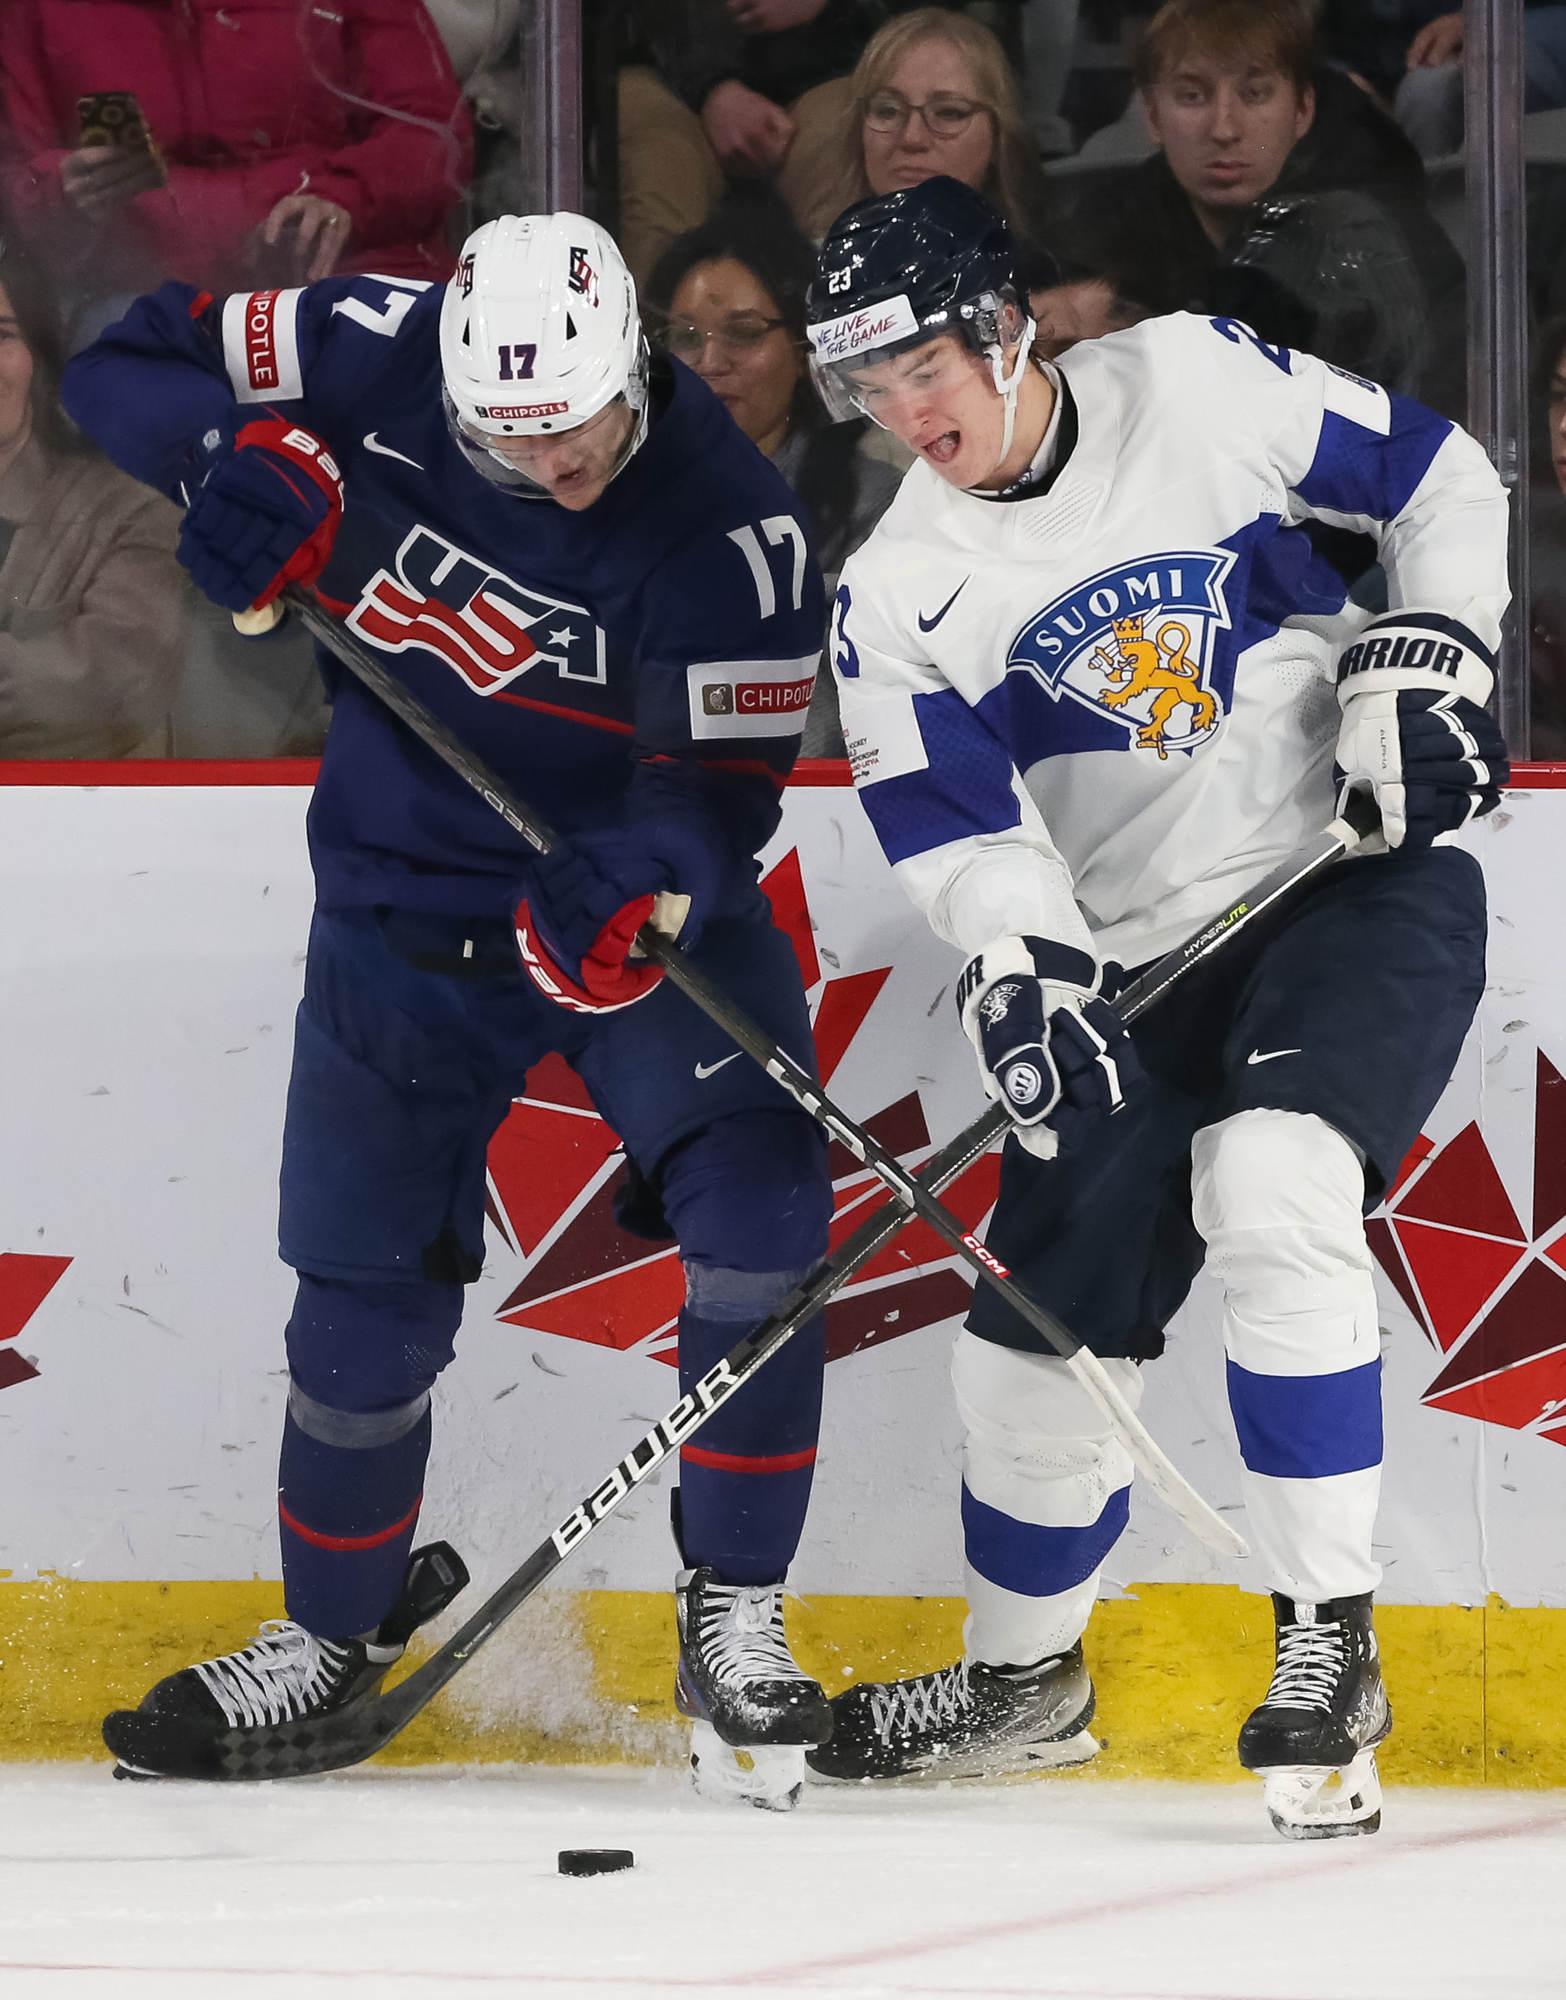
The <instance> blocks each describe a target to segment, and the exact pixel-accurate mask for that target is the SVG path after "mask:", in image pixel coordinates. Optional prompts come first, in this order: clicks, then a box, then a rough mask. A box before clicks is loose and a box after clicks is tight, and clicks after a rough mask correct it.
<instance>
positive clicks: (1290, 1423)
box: [1229, 1360, 1381, 1479]
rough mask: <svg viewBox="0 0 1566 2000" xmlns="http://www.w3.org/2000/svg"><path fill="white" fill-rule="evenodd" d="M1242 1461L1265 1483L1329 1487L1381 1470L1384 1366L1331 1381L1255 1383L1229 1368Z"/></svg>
mask: <svg viewBox="0 0 1566 2000" xmlns="http://www.w3.org/2000/svg"><path fill="white" fill-rule="evenodd" d="M1229 1408H1230V1409H1231V1410H1232V1411H1233V1412H1234V1428H1235V1430H1236V1432H1237V1433H1238V1435H1239V1439H1240V1456H1241V1458H1243V1459H1244V1461H1245V1463H1246V1465H1247V1466H1248V1467H1249V1468H1250V1470H1251V1471H1252V1472H1261V1473H1265V1474H1266V1475H1267V1477H1268V1478H1270V1479H1330V1478H1332V1477H1333V1476H1334V1475H1335V1474H1337V1473H1341V1472H1364V1471H1365V1470H1366V1469H1367V1468H1368V1467H1370V1466H1372V1465H1379V1464H1380V1463H1381V1363H1380V1361H1379V1360H1377V1361H1367V1362H1366V1363H1365V1364H1364V1366H1363V1367H1361V1368H1344V1369H1342V1370H1340V1371H1339V1372H1338V1373H1337V1374H1335V1375H1256V1374H1253V1373H1252V1372H1251V1370H1250V1369H1249V1368H1242V1367H1241V1366H1240V1365H1239V1363H1238V1362H1237V1361H1230V1363H1229Z"/></svg>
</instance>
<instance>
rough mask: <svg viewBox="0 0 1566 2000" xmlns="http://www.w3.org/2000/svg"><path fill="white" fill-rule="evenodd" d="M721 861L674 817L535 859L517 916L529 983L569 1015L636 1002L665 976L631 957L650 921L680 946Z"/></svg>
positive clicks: (572, 841)
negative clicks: (645, 926) (678, 942)
mask: <svg viewBox="0 0 1566 2000" xmlns="http://www.w3.org/2000/svg"><path fill="white" fill-rule="evenodd" d="M719 866H720V864H719V860H718V857H717V856H716V855H715V854H714V853H713V851H712V849H711V847H710V845H709V844H708V842H706V841H705V840H703V838H702V837H701V830H700V828H699V826H697V825H695V824H693V823H692V822H691V821H689V820H686V819H684V818H681V817H679V816H677V815H673V814H670V815H664V816H661V817H659V818H655V819H644V820H634V821H632V822H631V823H630V824H629V825H626V826H616V827H594V828H591V829H590V830H589V831H587V832H585V833H575V834H571V835H570V836H568V837H567V838H565V839H562V840H559V841H557V842H556V843H555V845H554V846H553V847H552V848H551V849H550V850H549V852H548V853H547V854H541V855H538V856H536V857H535V858H534V860H533V862H532V864H531V866H530V868H529V871H528V890H527V894H526V895H525V896H524V897H523V899H522V901H521V902H520V903H519V904H518V905H517V910H516V931H517V949H518V950H519V951H520V952H521V954H522V963H523V965H524V967H525V968H526V970H527V974H528V977H529V978H530V979H531V980H532V981H533V983H534V985H535V986H537V987H538V989H539V991H540V992H541V993H546V994H548V996H549V998H550V999H551V1000H553V1001H554V1002H555V1003H556V1005H557V1006H560V1007H565V1008H567V1009H569V1010H570V1011H571V1012H572V1013H575V1014H612V1013H614V1012H616V1010H617V1009H619V1008H621V1007H629V1006H630V1005H631V1004H632V1003H633V1002H634V1001H637V1000H641V999H644V998H645V997H646V995H647V994H649V993H650V992H651V991H652V990H653V988H654V987H655V986H656V985H657V984H658V982H659V980H660V979H662V977H663V968H662V967H661V966H657V965H653V964H652V963H651V962H650V961H649V960H647V959H646V958H643V957H641V956H640V954H639V953H638V952H637V951H636V949H635V946H636V933H637V932H638V931H639V930H640V929H641V927H642V925H643V924H645V923H649V922H650V923H651V924H652V925H653V927H654V929H656V930H660V931H662V932H663V933H664V934H665V936H667V937H671V938H677V939H678V940H679V941H680V943H682V944H684V945H685V946H686V947H687V948H689V947H690V946H691V945H693V944H694V943H695V942H696V940H697V938H698V937H699V936H700V934H701V924H702V919H703V917H704V916H705V915H706V914H707V913H708V912H709V911H710V910H711V908H712V906H713V903H714V902H715V900H716V892H717V886H718V875H719Z"/></svg>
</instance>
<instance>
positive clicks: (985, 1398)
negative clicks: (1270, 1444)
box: [952, 1331, 1142, 1666]
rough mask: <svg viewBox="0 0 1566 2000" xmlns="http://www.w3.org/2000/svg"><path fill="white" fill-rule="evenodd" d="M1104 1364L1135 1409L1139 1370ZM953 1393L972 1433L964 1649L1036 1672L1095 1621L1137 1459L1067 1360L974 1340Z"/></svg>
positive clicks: (965, 1505)
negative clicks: (1102, 1581) (1108, 1558)
mask: <svg viewBox="0 0 1566 2000" xmlns="http://www.w3.org/2000/svg"><path fill="white" fill-rule="evenodd" d="M1104 1366H1105V1368H1106V1369H1107V1370H1108V1371H1109V1373H1110V1375H1111V1376H1112V1377H1113V1379H1114V1382H1115V1385H1116V1387H1117V1388H1118V1389H1119V1390H1120V1391H1121V1393H1122V1394H1123V1395H1124V1396H1125V1398H1126V1400H1127V1402H1129V1403H1130V1405H1131V1407H1132V1408H1133V1409H1135V1407H1136V1405H1137V1403H1138V1402H1139V1401H1140V1399H1141V1394H1142V1378H1141V1374H1140V1372H1139V1370H1138V1369H1137V1366H1136V1363H1135V1362H1133V1361H1106V1362H1105V1363H1104ZM952 1386H953V1388H954V1389H955V1390H956V1392H957V1408H958V1410H959V1412H960V1413H961V1416H962V1420H963V1423H964V1424H965V1425H966V1426H967V1443H966V1451H965V1456H964V1463H963V1491H962V1520H963V1540H964V1548H965V1556H966V1570H967V1583H968V1614H969V1615H968V1623H967V1627H966V1631H965V1635H964V1637H965V1644H966V1648H967V1651H968V1653H969V1655H970V1656H971V1657H972V1658H974V1659H978V1660H984V1661H986V1662H988V1663H989V1664H990V1665H991V1666H1004V1665H1012V1666H1031V1665H1033V1663H1034V1662H1035V1661H1037V1660H1042V1659H1046V1658H1048V1657H1049V1656H1050V1655H1051V1654H1053V1653H1060V1652H1063V1651H1064V1650H1065V1649H1066V1648H1067V1647H1068V1646H1070V1645H1071V1644H1072V1643H1073V1642H1074V1641H1075V1640H1076V1639H1078V1638H1080V1636H1081V1634H1082V1630H1083V1627H1084V1626H1085V1625H1086V1624H1087V1621H1088V1613H1089V1612H1090V1611H1091V1610H1092V1608H1093V1599H1094V1597H1095V1596H1096V1595H1097V1593H1098V1577H1099V1571H1100V1569H1101V1568H1102V1567H1103V1562H1104V1558H1105V1557H1106V1556H1107V1555H1108V1553H1109V1551H1110V1549H1111V1548H1113V1546H1114V1544H1115V1543H1116V1541H1118V1540H1119V1538H1120V1534H1121V1532H1122V1530H1123V1529H1124V1527H1125V1524H1126V1519H1127V1514H1128V1510H1129V1497H1130V1488H1131V1469H1132V1468H1131V1460H1130V1458H1129V1457H1128V1456H1127V1453H1126V1451H1125V1448H1124V1446H1123V1445H1121V1444H1120V1443H1119V1441H1118V1440H1117V1439H1116V1438H1115V1436H1114V1435H1113V1433H1112V1432H1111V1430H1110V1428H1109V1426H1108V1424H1107V1422H1106V1421H1105V1419H1104V1418H1103V1417H1102V1416H1101V1415H1100V1413H1099V1410H1098V1406H1097V1404H1096V1403H1094V1401H1093V1400H1092V1398H1091V1397H1090V1396H1089V1395H1088V1393H1087V1391H1086V1390H1085V1389H1083V1388H1082V1387H1081V1386H1080V1385H1079V1383H1078V1382H1077V1380H1076V1378H1075V1377H1074V1376H1073V1375H1072V1373H1071V1371H1070V1369H1069V1368H1068V1367H1067V1366H1066V1364H1065V1362H1064V1361H1059V1360H1056V1359H1054V1358H1053V1357H1046V1356H1043V1355H1037V1354H1021V1353H1018V1352H1016V1351H1014V1350H1013V1349H1011V1348H1009V1347H997V1346H996V1345H995V1344H994V1342H993V1341H988V1340H980V1339H978V1338H977V1337H976V1336H975V1335H974V1334H971V1333H968V1332H967V1331H964V1332H962V1333H960V1334H959V1335H958V1336H957V1348H956V1352H955V1354H954V1355H953V1357H952Z"/></svg>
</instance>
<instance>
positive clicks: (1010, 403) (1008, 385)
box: [965, 319, 1037, 493]
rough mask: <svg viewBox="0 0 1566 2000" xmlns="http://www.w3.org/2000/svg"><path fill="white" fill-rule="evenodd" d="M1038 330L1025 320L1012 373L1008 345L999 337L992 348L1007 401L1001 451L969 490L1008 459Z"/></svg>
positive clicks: (1001, 392) (995, 370) (995, 376)
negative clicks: (1023, 382)
mask: <svg viewBox="0 0 1566 2000" xmlns="http://www.w3.org/2000/svg"><path fill="white" fill-rule="evenodd" d="M1036 332H1037V328H1036V327H1035V325H1034V323H1033V321H1032V320H1031V319H1025V320H1024V321H1023V323H1022V336H1021V338H1020V340H1019V341H1018V343H1017V359H1016V361H1015V362H1014V363H1013V364H1012V370H1011V373H1010V374H1009V375H1008V374H1007V373H1006V350H1005V348H1004V347H1003V346H1002V345H1001V344H1000V342H999V341H997V342H996V343H995V345H994V346H993V347H992V348H991V349H990V374H991V376H992V378H993V380H994V383H995V388H996V392H997V394H998V395H999V396H1000V398H1001V401H1002V402H1003V403H1004V404H1005V405H1006V422H1005V427H1004V429H1003V430H1002V431H1001V444H1000V452H999V454H998V455H997V457H996V460H995V463H994V464H993V465H992V466H991V467H990V469H989V471H988V472H986V473H985V474H984V475H983V476H982V478H979V479H976V480H974V482H973V485H972V486H969V487H967V488H966V489H965V490H966V491H967V492H969V493H971V492H973V490H974V488H975V487H978V486H982V485H983V483H984V480H986V479H993V478H994V476H995V474H996V473H997V472H998V471H999V470H1000V468H1001V467H1002V466H1003V465H1004V464H1005V463H1006V459H1007V456H1008V454H1009V453H1010V451H1011V440H1012V436H1013V434H1014V432H1015V431H1016V428H1017V396H1018V392H1019V391H1020V389H1021V388H1022V378H1023V376H1024V374H1025V373H1026V371H1027V366H1028V359H1029V356H1030V355H1031V354H1032V352H1033V339H1034V335H1035V333H1036Z"/></svg>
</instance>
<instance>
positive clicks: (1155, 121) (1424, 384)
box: [1052, 0, 1464, 414]
mask: <svg viewBox="0 0 1566 2000" xmlns="http://www.w3.org/2000/svg"><path fill="white" fill-rule="evenodd" d="M1136 79H1137V85H1138V88H1139V89H1140V91H1141V94H1142V101H1143V105H1144V107H1145V111H1146V115H1147V120H1148V124H1149V126H1150V128H1151V130H1152V132H1153V135H1154V137H1155V139H1156V140H1157V141H1158V145H1159V151H1158V152H1156V153H1155V154H1153V155H1152V156H1151V157H1150V158H1149V159H1146V160H1142V161H1139V162H1137V163H1136V164H1135V165H1133V166H1130V167H1126V168H1115V169H1110V170H1107V171H1104V172H1100V173H1097V174H1092V175H1087V174H1084V175H1083V176H1081V178H1080V180H1078V181H1077V182H1075V183H1074V184H1068V183H1065V182H1061V183H1058V184H1057V186H1058V188H1059V189H1061V190H1063V191H1064V195H1065V198H1066V205H1065V213H1064V215H1063V217H1062V219H1061V221H1060V223H1059V225H1058V229H1057V232H1056V234H1055V235H1054V237H1053V238H1052V241H1053V243H1054V244H1055V247H1056V248H1057V249H1058V250H1059V251H1060V252H1061V254H1062V259H1063V262H1064V264H1065V266H1066V269H1067V272H1068V275H1070V276H1071V277H1073V278H1076V279H1090V278H1091V279H1098V280H1101V281H1103V284H1104V287H1105V291H1106V296H1107V295H1113V296H1115V297H1117V298H1119V299H1120V300H1123V301H1130V302H1133V303H1134V304H1135V306H1137V307H1139V308H1140V309H1141V310H1142V311H1143V312H1147V313H1161V312H1175V311H1181V310H1185V311H1192V312H1202V313H1232V314H1234V315H1235V316H1237V317H1239V318H1241V319H1244V320H1246V321H1247V322H1248V323H1249V324H1250V325H1252V326H1254V327H1255V328H1256V330H1257V332H1259V333H1260V334H1262V335H1263V337H1264V338H1267V339H1271V340H1276V341H1278V342H1280V343H1282V344H1285V345H1289V346H1297V347H1305V348H1309V349H1311V350H1312V351H1313V352H1315V353H1318V354H1320V355H1322V356H1323V357H1324V358H1325V359H1327V360H1329V361H1332V362H1335V363H1337V364H1338V365H1339V366H1340V367H1344V368H1348V369H1351V370H1353V371H1354V372H1355V373H1356V374H1361V375H1369V376H1371V377H1373V378H1374V379H1375V380H1377V381H1381V382H1384V383H1385V384H1386V385H1387V386H1388V387H1389V388H1393V389H1396V390H1399V391H1401V392H1402V393H1404V394H1408V395H1416V396H1419V397H1421V398H1422V399H1423V400H1425V401H1426V402H1430V403H1433V404H1434V405H1435V406H1436V407H1437V408H1438V409H1442V410H1445V411H1447V412H1448V413H1449V414H1458V413H1460V411H1461V409H1462V406H1463V400H1464V381H1463V361H1462V352H1463V298H1462V289H1463V273H1462V264H1461V260H1460V259H1459V258H1458V255H1457V252H1456V251H1455V249H1454V248H1453V247H1452V244H1451V242H1450V241H1449V239H1448V238H1447V237H1446V235H1445V234H1444V233H1443V231H1442V230H1441V228H1440V226H1439V224H1437V223H1436V222H1435V220H1434V219H1433V217H1432V216H1431V215H1430V214H1429V212H1428V210H1427V209H1426V208H1425V206H1424V204H1423V200H1422V169H1421V167H1420V163H1419V159H1418V155H1417V154H1416V153H1415V152H1414V149H1413V148H1412V146H1411V145H1409V143H1408V141H1407V140H1406V139H1405V138H1404V137H1403V135H1402V134H1401V133H1400V132H1399V131H1398V130H1397V128H1396V126H1395V125H1394V124H1393V122H1392V121H1391V119H1390V118H1388V117H1387V116H1386V115H1385V114H1384V113H1383V112H1382V111H1380V110H1379V109H1378V108H1377V107H1376V105H1375V104H1374V103H1373V101H1372V100H1371V98H1370V97H1369V96H1368V94H1367V93H1366V92H1364V91H1363V90H1361V89H1360V88H1359V87H1358V86H1357V85H1356V84H1355V83H1353V82H1352V81H1351V80H1350V79H1349V78H1348V77H1346V76H1344V75H1343V74H1342V73H1341V72H1339V71H1336V70H1331V69H1327V68H1324V67H1322V66H1320V65H1319V64H1318V63H1317V62H1316V56H1315V48H1314V43H1313V36H1312V29H1311V11H1310V8H1309V6H1308V4H1306V0H1167V4H1166V5H1165V6H1163V7H1162V8H1161V9H1160V10H1159V12H1158V13H1157V14H1156V15H1155V16H1154V17H1153V19H1152V21H1151V22H1150V23H1149V24H1148V27H1147V29H1146V31H1145V32H1144V34H1143V37H1142V40H1141V43H1140V46H1139V48H1138V51H1137V59H1136ZM1104 330H1107V328H1106V329H1104Z"/></svg>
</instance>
